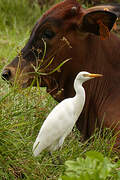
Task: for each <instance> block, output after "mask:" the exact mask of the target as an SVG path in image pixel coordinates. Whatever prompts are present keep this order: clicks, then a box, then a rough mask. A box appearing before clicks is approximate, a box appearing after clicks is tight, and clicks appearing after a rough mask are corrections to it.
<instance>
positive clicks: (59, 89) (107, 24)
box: [2, 0, 120, 148]
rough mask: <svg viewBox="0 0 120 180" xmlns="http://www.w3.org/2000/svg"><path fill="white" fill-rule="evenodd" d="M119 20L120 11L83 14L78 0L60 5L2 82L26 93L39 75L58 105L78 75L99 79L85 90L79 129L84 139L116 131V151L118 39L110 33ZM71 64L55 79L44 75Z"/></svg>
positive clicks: (71, 90)
mask: <svg viewBox="0 0 120 180" xmlns="http://www.w3.org/2000/svg"><path fill="white" fill-rule="evenodd" d="M119 14H120V7H119V6H98V7H93V8H89V9H83V8H82V7H81V5H80V4H79V3H78V2H77V1H76V0H65V1H63V2H60V3H58V4H57V5H55V6H54V7H53V8H51V9H49V10H48V11H47V12H46V13H45V14H44V15H43V16H42V17H41V18H40V19H39V20H38V22H37V23H36V25H35V27H34V28H33V30H32V33H31V35H30V38H29V40H28V42H27V44H26V45H25V47H24V48H23V49H22V50H21V53H20V54H19V56H17V57H16V58H15V59H14V60H13V61H12V62H11V63H10V64H9V65H7V66H6V67H5V68H4V70H3V73H2V78H4V79H6V80H7V81H10V82H11V83H13V82H14V80H15V76H16V74H17V77H16V79H17V80H18V82H19V84H20V85H21V86H22V87H27V86H29V85H30V84H31V82H32V81H33V79H35V78H36V76H37V73H36V72H35V70H36V69H37V70H38V71H39V74H38V76H37V77H38V79H39V80H40V81H39V83H40V86H45V87H47V92H48V93H50V94H51V95H52V96H53V97H54V98H55V99H56V100H57V101H59V102H60V101H61V100H63V99H64V98H68V97H72V96H73V95H74V93H75V92H74V88H73V81H74V78H75V76H76V74H77V73H78V72H80V71H83V70H85V71H89V72H94V73H101V74H103V75H104V78H101V79H94V80H93V81H90V82H87V83H86V84H85V90H86V94H87V98H86V104H85V107H84V110H83V112H82V114H81V116H80V117H79V119H78V121H77V127H78V128H79V130H80V131H81V132H82V134H83V136H84V138H85V139H86V138H88V137H90V136H91V134H92V133H93V132H94V130H95V126H96V127H98V128H100V127H101V126H102V125H103V127H108V128H111V129H114V133H117V140H116V145H115V147H117V148H120V51H119V46H120V39H119V38H118V37H117V36H116V35H114V34H112V33H109V31H110V30H111V29H112V27H113V25H114V23H115V21H116V18H117V16H119ZM101 39H104V40H101ZM45 42H46V43H45ZM45 44H46V51H44V49H45ZM44 52H45V53H44ZM43 54H44V55H45V57H44V61H42V60H41V59H43V58H42V57H43ZM53 57H54V60H53V61H51V59H52V58H53ZM69 58H71V60H70V61H68V62H67V63H65V64H64V65H63V66H62V67H61V68H60V69H59V70H57V71H56V72H54V73H53V74H50V75H44V74H42V73H49V72H51V71H52V70H53V69H54V68H56V67H57V66H58V65H59V64H60V63H61V62H63V61H64V60H65V59H69ZM50 61H51V64H50V63H49V62H50ZM40 64H41V65H40ZM47 64H48V65H47ZM39 66H40V67H39ZM18 67H19V68H18ZM18 69H19V70H18ZM18 72H19V73H18ZM40 74H41V75H40ZM34 85H35V82H34ZM101 124H102V125H101Z"/></svg>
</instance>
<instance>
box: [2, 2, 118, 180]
mask: <svg viewBox="0 0 120 180" xmlns="http://www.w3.org/2000/svg"><path fill="white" fill-rule="evenodd" d="M44 11H45V9H43V10H42V11H41V10H40V9H39V7H38V6H37V5H35V6H34V7H30V6H29V5H28V2H27V0H20V1H19V0H13V1H11V0H1V1H0V70H1V71H2V69H3V67H4V66H5V65H6V64H8V63H9V62H10V61H11V60H12V59H13V58H14V57H15V56H16V55H17V52H18V51H19V49H21V48H22V47H23V46H24V44H25V43H26V41H27V39H28V37H29V34H30V32H31V30H32V27H33V25H34V24H35V22H36V21H37V19H38V18H39V17H40V16H41V14H42V13H43V12H44ZM55 105H56V101H55V100H54V99H53V98H52V97H51V96H50V95H48V94H47V93H46V91H45V88H39V87H29V88H27V89H24V90H21V89H19V88H18V87H9V85H8V84H7V83H5V82H4V81H3V80H2V79H1V78H0V179H3V180H4V179H5V180H9V179H10V180H11V179H12V180H14V179H29V180H34V179H35V180H36V179H37V180H46V179H51V180H54V179H58V178H59V176H60V175H62V174H64V172H65V165H64V162H65V161H66V160H76V158H78V157H79V158H82V157H84V155H85V153H86V152H87V151H89V150H96V151H98V152H101V153H102V154H103V155H104V156H106V157H108V158H109V159H110V160H111V162H114V161H117V159H118V154H117V153H113V152H112V149H111V147H112V146H113V143H114V139H113V138H112V137H111V132H109V131H108V130H105V131H104V132H103V135H102V136H100V134H101V132H100V131H96V133H95V134H94V135H93V137H92V138H91V139H90V140H89V141H87V142H84V143H82V141H80V133H79V132H78V130H77V129H76V128H74V130H73V132H72V133H71V134H70V135H69V136H68V138H67V139H66V140H65V143H64V146H63V148H62V149H61V150H60V151H56V152H54V153H53V157H54V159H55V161H57V160H56V159H57V156H58V155H59V156H60V158H61V159H62V161H63V165H54V164H52V159H51V158H50V157H49V155H48V153H47V152H45V151H44V152H43V153H41V155H40V156H39V157H37V158H34V157H33V155H32V146H33V143H34V141H35V138H36V136H37V134H38V131H39V129H40V127H41V125H42V123H43V121H44V119H45V118H46V117H47V115H48V114H49V112H50V111H51V109H53V107H54V106H55ZM108 142H109V143H108Z"/></svg>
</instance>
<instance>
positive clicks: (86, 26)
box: [82, 10, 117, 39]
mask: <svg viewBox="0 0 120 180" xmlns="http://www.w3.org/2000/svg"><path fill="white" fill-rule="evenodd" d="M116 19H117V16H116V15H115V14H114V13H112V12H109V11H105V10H97V11H93V12H89V13H87V14H85V15H84V16H83V20H82V31H84V32H90V33H94V34H96V35H100V37H101V39H105V38H106V37H108V36H109V32H110V30H111V29H112V27H113V26H114V23H115V21H116Z"/></svg>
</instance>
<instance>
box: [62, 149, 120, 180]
mask: <svg viewBox="0 0 120 180" xmlns="http://www.w3.org/2000/svg"><path fill="white" fill-rule="evenodd" d="M65 164H66V166H67V171H66V176H62V177H61V178H59V180H67V179H69V180H88V179H89V180H105V179H106V178H112V179H114V180H119V179H120V170H119V166H120V161H118V162H117V163H112V162H110V159H108V158H107V157H104V156H103V155H102V154H101V153H100V152H96V151H88V152H87V153H86V158H83V157H80V158H77V160H76V161H66V163H65Z"/></svg>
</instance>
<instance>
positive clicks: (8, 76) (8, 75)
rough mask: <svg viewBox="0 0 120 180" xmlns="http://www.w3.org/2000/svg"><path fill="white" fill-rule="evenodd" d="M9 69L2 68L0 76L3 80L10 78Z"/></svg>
mask: <svg viewBox="0 0 120 180" xmlns="http://www.w3.org/2000/svg"><path fill="white" fill-rule="evenodd" d="M11 74H12V73H11V70H10V69H4V70H3V72H2V74H1V77H2V79H3V80H5V81H9V80H10V78H11Z"/></svg>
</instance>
